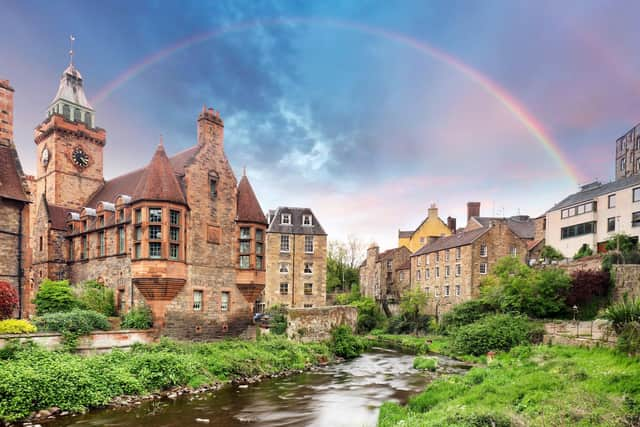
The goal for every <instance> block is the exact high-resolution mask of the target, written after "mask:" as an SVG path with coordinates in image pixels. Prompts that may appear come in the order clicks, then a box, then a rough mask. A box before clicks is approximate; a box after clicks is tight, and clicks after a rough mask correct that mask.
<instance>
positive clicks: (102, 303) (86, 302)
mask: <svg viewBox="0 0 640 427" xmlns="http://www.w3.org/2000/svg"><path fill="white" fill-rule="evenodd" d="M77 292H78V305H79V306H80V308H82V309H84V310H93V311H97V312H98V313H102V314H104V315H105V316H115V315H116V305H115V299H114V296H113V290H111V289H109V288H107V287H106V286H103V285H101V284H99V283H98V282H96V281H95V280H90V281H88V282H84V283H83V284H81V285H80V286H79V287H78V291H77Z"/></svg>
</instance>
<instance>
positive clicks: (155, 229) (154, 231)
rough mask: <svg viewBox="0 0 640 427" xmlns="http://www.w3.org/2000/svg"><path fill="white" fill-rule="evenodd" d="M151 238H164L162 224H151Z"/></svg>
mask: <svg viewBox="0 0 640 427" xmlns="http://www.w3.org/2000/svg"><path fill="white" fill-rule="evenodd" d="M149 240H162V226H160V225H150V226H149Z"/></svg>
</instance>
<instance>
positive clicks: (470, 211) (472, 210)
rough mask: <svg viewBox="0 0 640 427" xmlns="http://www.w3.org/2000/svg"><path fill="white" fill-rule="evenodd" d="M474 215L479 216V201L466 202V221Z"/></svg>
mask: <svg viewBox="0 0 640 427" xmlns="http://www.w3.org/2000/svg"><path fill="white" fill-rule="evenodd" d="M474 216H480V202H467V223H468V222H469V221H470V220H471V217H474Z"/></svg>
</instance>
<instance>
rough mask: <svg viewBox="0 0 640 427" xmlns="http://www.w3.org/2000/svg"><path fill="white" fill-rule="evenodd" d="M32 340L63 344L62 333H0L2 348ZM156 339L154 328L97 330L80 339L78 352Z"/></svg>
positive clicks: (48, 345) (53, 345) (50, 347)
mask: <svg viewBox="0 0 640 427" xmlns="http://www.w3.org/2000/svg"><path fill="white" fill-rule="evenodd" d="M16 339H17V340H19V341H20V342H26V341H32V342H34V343H36V344H38V345H41V346H42V347H44V348H46V349H48V350H53V349H56V348H58V347H59V346H60V345H61V341H62V334H58V333H48V332H38V333H35V334H21V335H0V349H2V348H4V346H5V345H7V343H8V342H9V341H11V340H16ZM154 340H155V335H154V331H152V330H122V331H96V332H94V333H92V334H90V335H86V336H83V337H81V338H80V339H79V340H78V347H77V352H78V353H82V354H88V353H103V352H105V351H109V350H112V349H114V348H118V349H128V348H130V347H132V346H133V345H134V344H149V343H152V342H153V341H154Z"/></svg>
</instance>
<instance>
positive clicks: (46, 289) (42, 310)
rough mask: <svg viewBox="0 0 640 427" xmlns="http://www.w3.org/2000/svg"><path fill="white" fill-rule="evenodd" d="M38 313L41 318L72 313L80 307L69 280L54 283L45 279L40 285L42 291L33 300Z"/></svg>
mask: <svg viewBox="0 0 640 427" xmlns="http://www.w3.org/2000/svg"><path fill="white" fill-rule="evenodd" d="M33 303H34V304H35V305H36V312H37V313H38V315H39V316H42V315H43V314H47V313H58V312H64V311H71V310H73V309H74V308H77V307H78V300H77V299H76V297H75V295H74V294H73V291H72V289H71V286H69V281H68V280H60V281H57V282H54V281H52V280H49V279H44V280H43V281H42V283H40V289H39V290H38V293H37V294H36V298H35V299H34V300H33Z"/></svg>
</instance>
